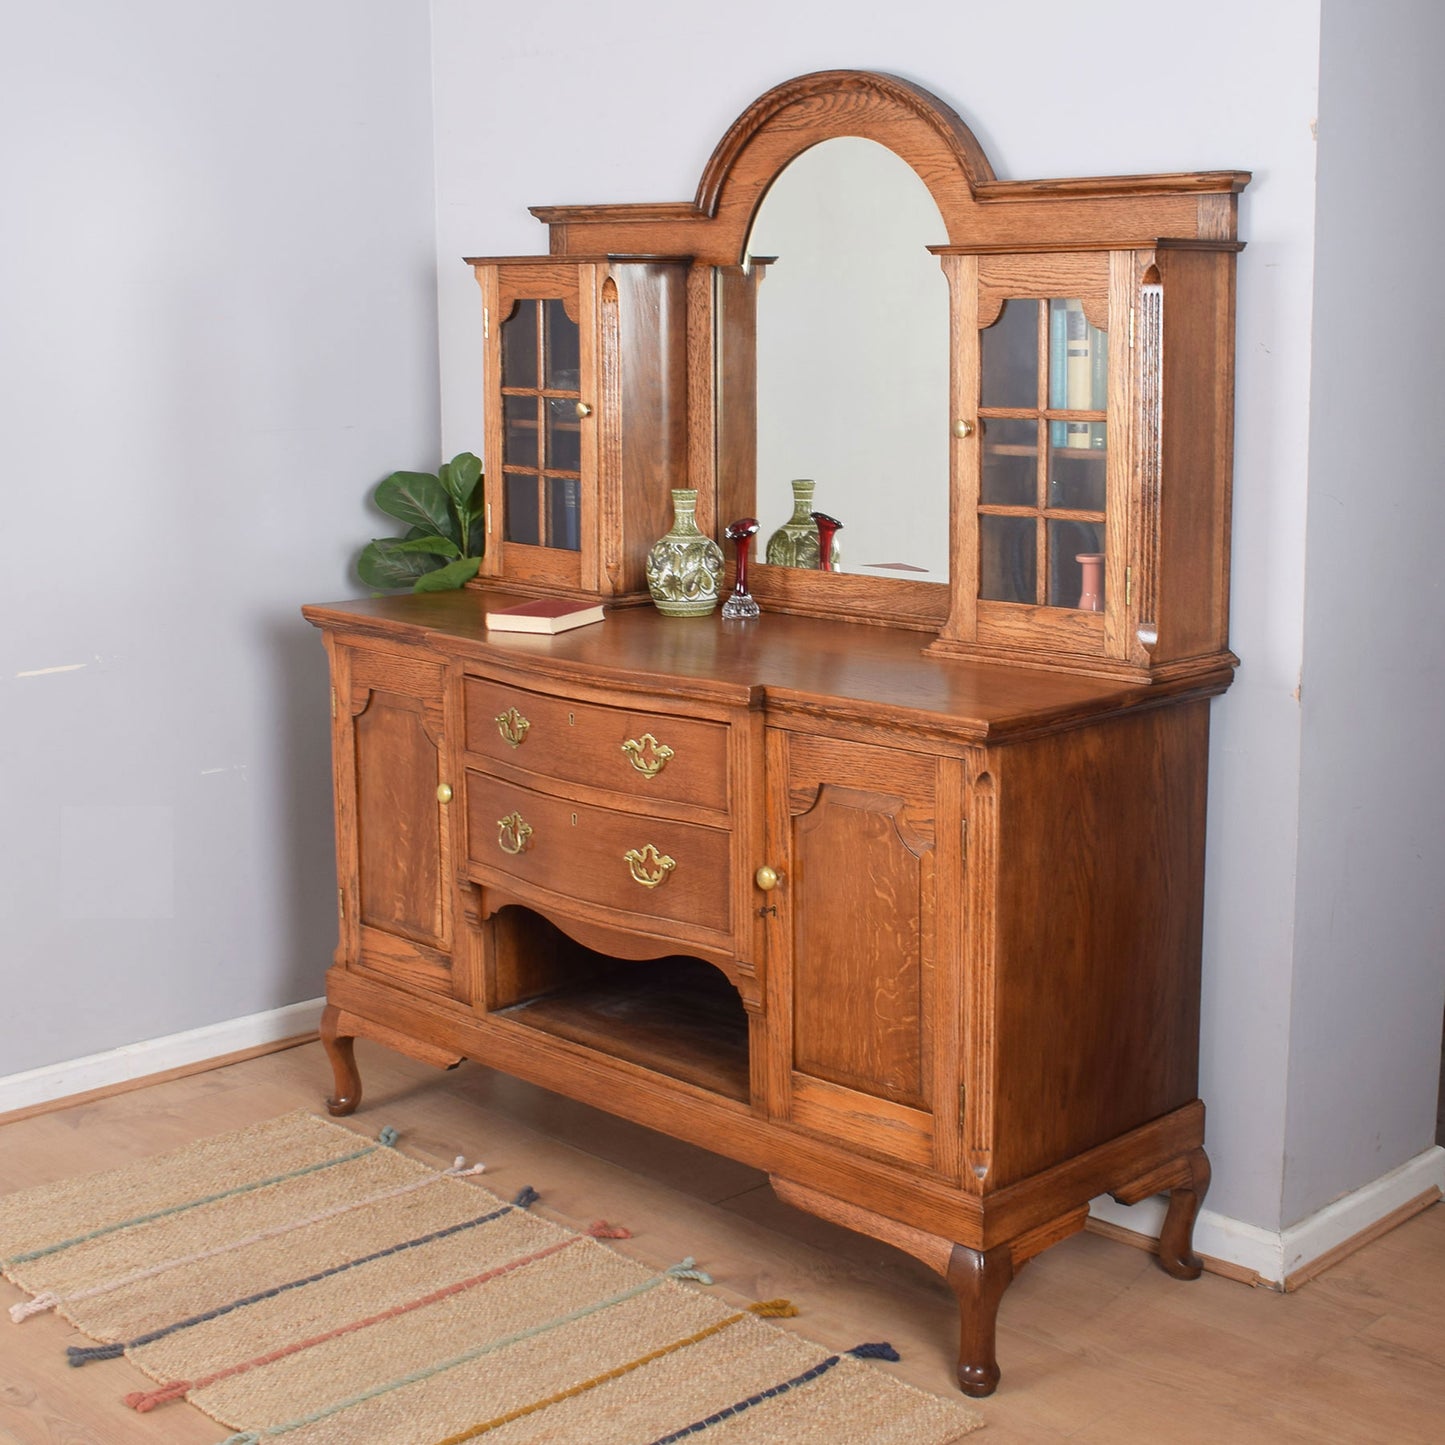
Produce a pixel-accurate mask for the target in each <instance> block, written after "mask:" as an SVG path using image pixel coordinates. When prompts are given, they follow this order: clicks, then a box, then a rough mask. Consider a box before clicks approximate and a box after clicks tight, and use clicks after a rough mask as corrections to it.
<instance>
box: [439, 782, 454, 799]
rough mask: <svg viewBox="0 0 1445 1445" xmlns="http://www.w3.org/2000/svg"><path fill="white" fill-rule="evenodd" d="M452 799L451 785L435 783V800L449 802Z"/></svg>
mask: <svg viewBox="0 0 1445 1445" xmlns="http://www.w3.org/2000/svg"><path fill="white" fill-rule="evenodd" d="M451 800H452V785H451V784H450V783H438V784H437V802H439V803H450V802H451Z"/></svg>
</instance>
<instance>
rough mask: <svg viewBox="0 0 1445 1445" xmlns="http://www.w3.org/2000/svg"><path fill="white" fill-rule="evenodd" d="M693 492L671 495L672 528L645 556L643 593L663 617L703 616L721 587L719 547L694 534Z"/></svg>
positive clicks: (715, 598) (713, 602)
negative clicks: (649, 597)
mask: <svg viewBox="0 0 1445 1445" xmlns="http://www.w3.org/2000/svg"><path fill="white" fill-rule="evenodd" d="M696 508H697V493H696V492H695V491H693V490H691V489H678V490H676V491H674V492H673V494H672V512H673V521H672V528H671V530H670V531H668V532H666V533H665V534H664V535H663V536H661V537H659V538H658V539H657V541H655V542H654V543H653V544H652V550H651V551H649V552H648V554H647V590H648V591H649V592H651V593H652V600H653V602H654V603H656V604H657V610H658V611H659V612H661V613H662V614H663V615H664V616H665V617H706V616H707V615H708V613H709V612H711V611H712V610H713V608H714V607H716V606H717V601H718V589H719V587H721V585H722V575H723V554H722V548H721V547H719V546H718V544H717V543H716V542H714V541H713V539H712V538H711V537H709V536H706V535H705V534H704V533H702V532H700V531H698V527H697V521H696V520H695V517H694V513H695V511H696Z"/></svg>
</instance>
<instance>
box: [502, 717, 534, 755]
mask: <svg viewBox="0 0 1445 1445" xmlns="http://www.w3.org/2000/svg"><path fill="white" fill-rule="evenodd" d="M496 723H497V731H498V732H499V733H501V735H502V736H503V738H505V739H506V741H507V742H509V743H510V744H511V745H512V746H513V747H514V748H519V747H521V746H522V743H523V742H524V741H525V740H526V737H527V729H528V728H529V727H531V726H532V724H531V723H529V722H528V721H527V719H526V718H524V717H523V716H522V714H521V713H519V712H518V711H517V709H516V708H514V707H509V708H508V709H507V710H506V712H499V713H498V714H497V717H496Z"/></svg>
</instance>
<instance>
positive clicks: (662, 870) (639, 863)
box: [622, 843, 677, 888]
mask: <svg viewBox="0 0 1445 1445" xmlns="http://www.w3.org/2000/svg"><path fill="white" fill-rule="evenodd" d="M622 861H623V862H624V863H626V864H627V871H628V872H629V873H631V874H632V881H633V882H634V883H640V884H641V885H642V886H643V887H644V888H659V887H661V886H662V884H664V883H666V882H667V875H668V874H669V873H671V872H672V870H673V869H674V868H676V867H677V860H676V859H675V858H669V857H668V856H667V854H666V853H659V852H658V851H657V849H656V848H654V847H653V845H652V844H651V843H648V844H647V845H646V846H645V847H644V848H643V849H642V850H641V851H640V852H639V851H638V850H637V849H636V848H629V849H628V850H627V852H625V853H624V854H623V855H622Z"/></svg>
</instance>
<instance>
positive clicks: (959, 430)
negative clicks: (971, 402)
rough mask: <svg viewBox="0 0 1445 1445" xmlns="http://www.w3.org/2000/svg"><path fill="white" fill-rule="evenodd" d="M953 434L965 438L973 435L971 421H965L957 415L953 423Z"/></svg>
mask: <svg viewBox="0 0 1445 1445" xmlns="http://www.w3.org/2000/svg"><path fill="white" fill-rule="evenodd" d="M953 434H954V436H956V437H959V438H962V439H964V440H966V439H967V438H969V437H971V436H972V435H973V423H972V422H971V421H966V420H965V419H964V418H963V417H959V419H958V420H957V421H956V422H954V424H953Z"/></svg>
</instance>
